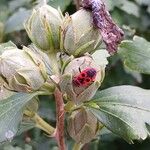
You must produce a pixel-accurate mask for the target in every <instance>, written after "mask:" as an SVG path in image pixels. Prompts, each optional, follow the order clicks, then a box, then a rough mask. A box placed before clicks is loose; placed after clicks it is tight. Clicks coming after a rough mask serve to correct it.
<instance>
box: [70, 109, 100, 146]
mask: <svg viewBox="0 0 150 150" xmlns="http://www.w3.org/2000/svg"><path fill="white" fill-rule="evenodd" d="M98 129H99V124H98V121H97V118H96V117H95V116H94V115H93V114H92V113H91V112H89V111H88V110H87V109H85V108H81V109H78V110H76V111H73V112H72V114H71V116H70V117H69V120H68V132H69V134H70V136H71V137H72V138H73V139H74V140H75V141H76V142H77V143H81V144H85V143H88V142H90V141H91V140H92V139H93V138H94V137H95V136H96V133H97V131H98Z"/></svg>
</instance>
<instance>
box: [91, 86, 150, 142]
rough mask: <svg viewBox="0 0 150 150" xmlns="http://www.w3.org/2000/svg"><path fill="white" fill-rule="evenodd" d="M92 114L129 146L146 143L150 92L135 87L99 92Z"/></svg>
mask: <svg viewBox="0 0 150 150" xmlns="http://www.w3.org/2000/svg"><path fill="white" fill-rule="evenodd" d="M93 99H94V100H92V103H93V102H95V103H96V104H97V105H99V109H98V108H94V107H92V106H90V105H89V109H90V111H91V112H92V113H93V114H94V115H95V116H96V117H97V118H98V120H99V121H100V122H101V123H102V124H104V125H105V126H106V127H107V128H108V129H109V130H111V131H112V132H114V133H115V134H117V135H119V136H121V137H123V138H124V139H125V140H126V141H128V142H129V143H132V142H133V140H135V139H138V140H140V139H142V140H144V139H145V138H146V137H147V136H148V135H150V132H149V130H148V128H147V127H148V125H150V90H145V89H142V88H139V87H135V86H116V87H112V88H109V89H106V90H103V91H99V92H97V94H96V96H95V97H94V98H93Z"/></svg>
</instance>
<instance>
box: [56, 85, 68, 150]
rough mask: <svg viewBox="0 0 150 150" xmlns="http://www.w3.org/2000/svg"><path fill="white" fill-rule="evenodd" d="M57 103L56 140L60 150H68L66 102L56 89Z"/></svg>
mask: <svg viewBox="0 0 150 150" xmlns="http://www.w3.org/2000/svg"><path fill="white" fill-rule="evenodd" d="M54 96H55V101H56V119H57V120H56V131H55V134H54V136H55V138H56V140H57V143H58V147H59V150H66V146H65V139H64V117H65V111H64V102H63V97H62V93H61V92H60V90H59V89H58V88H56V90H55V92H54Z"/></svg>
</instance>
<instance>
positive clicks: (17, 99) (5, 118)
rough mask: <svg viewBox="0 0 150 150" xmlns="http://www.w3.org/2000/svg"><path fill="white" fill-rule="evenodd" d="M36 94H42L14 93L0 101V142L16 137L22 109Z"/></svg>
mask: <svg viewBox="0 0 150 150" xmlns="http://www.w3.org/2000/svg"><path fill="white" fill-rule="evenodd" d="M38 94H42V93H41V92H35V93H14V94H13V95H11V96H10V97H8V98H7V99H3V100H1V101H0V142H3V141H6V140H9V139H11V138H13V137H14V136H15V135H16V133H17V131H18V126H19V124H20V122H21V120H22V114H23V107H24V106H25V105H26V104H27V102H29V101H30V100H31V99H32V98H33V97H34V96H36V95H38Z"/></svg>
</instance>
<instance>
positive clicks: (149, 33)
mask: <svg viewBox="0 0 150 150" xmlns="http://www.w3.org/2000/svg"><path fill="white" fill-rule="evenodd" d="M105 2H106V5H107V8H108V9H109V11H110V13H111V15H112V17H113V19H114V20H115V22H116V23H117V24H119V26H121V27H122V29H123V30H124V31H125V39H132V37H133V35H138V36H141V37H144V38H145V39H147V40H148V41H150V0H105ZM41 4H42V3H41V0H0V43H4V42H7V41H9V40H11V41H12V42H14V43H15V44H16V45H17V46H18V47H19V48H21V47H22V45H26V46H27V45H28V44H30V42H31V41H30V40H29V38H28V36H27V34H26V32H25V30H24V26H23V22H24V21H25V20H26V19H27V17H28V16H29V15H30V14H31V11H32V9H33V8H34V7H38V6H39V5H41ZM48 4H49V5H51V6H53V7H55V8H58V7H60V9H61V10H62V12H63V13H65V12H66V11H67V12H69V14H72V13H74V12H75V11H76V9H77V8H78V6H77V5H75V4H77V1H75V0H74V1H73V0H48ZM141 51H142V47H141ZM117 85H136V86H140V87H142V88H145V89H148V88H150V77H149V75H144V74H139V73H137V72H131V71H130V70H127V69H126V68H124V66H123V64H122V61H121V59H120V58H119V56H118V55H117V54H116V55H114V56H112V57H111V58H109V65H108V66H107V68H106V77H105V80H104V82H103V83H102V86H101V87H100V90H101V89H106V88H108V87H112V86H117ZM38 112H39V114H40V116H42V117H43V118H44V119H45V120H46V121H47V122H49V123H51V124H52V125H54V126H55V103H54V100H53V97H43V96H42V97H40V98H39V110H38ZM66 139H67V145H68V147H69V148H68V149H69V150H71V149H72V148H71V147H72V145H73V141H72V140H71V138H70V137H69V136H68V134H67V132H66ZM56 145H57V144H56V143H55V141H54V140H53V139H52V138H48V137H47V135H45V133H43V132H42V131H40V130H38V129H31V130H30V131H27V132H25V133H23V134H21V135H19V136H18V137H16V138H15V139H14V140H13V141H12V143H11V144H10V143H9V142H8V143H6V144H2V145H1V146H0V150H50V149H51V150H57V146H56ZM83 149H84V150H90V149H92V150H109V149H111V150H149V149H150V139H147V140H145V141H143V142H138V141H135V144H134V145H129V144H128V143H126V142H125V141H124V140H123V139H120V138H119V137H117V136H116V135H114V134H112V133H110V132H109V131H107V130H105V129H104V130H103V132H102V133H101V134H100V135H98V136H97V139H95V140H93V141H92V142H91V143H89V144H87V145H85V146H84V148H83Z"/></svg>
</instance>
